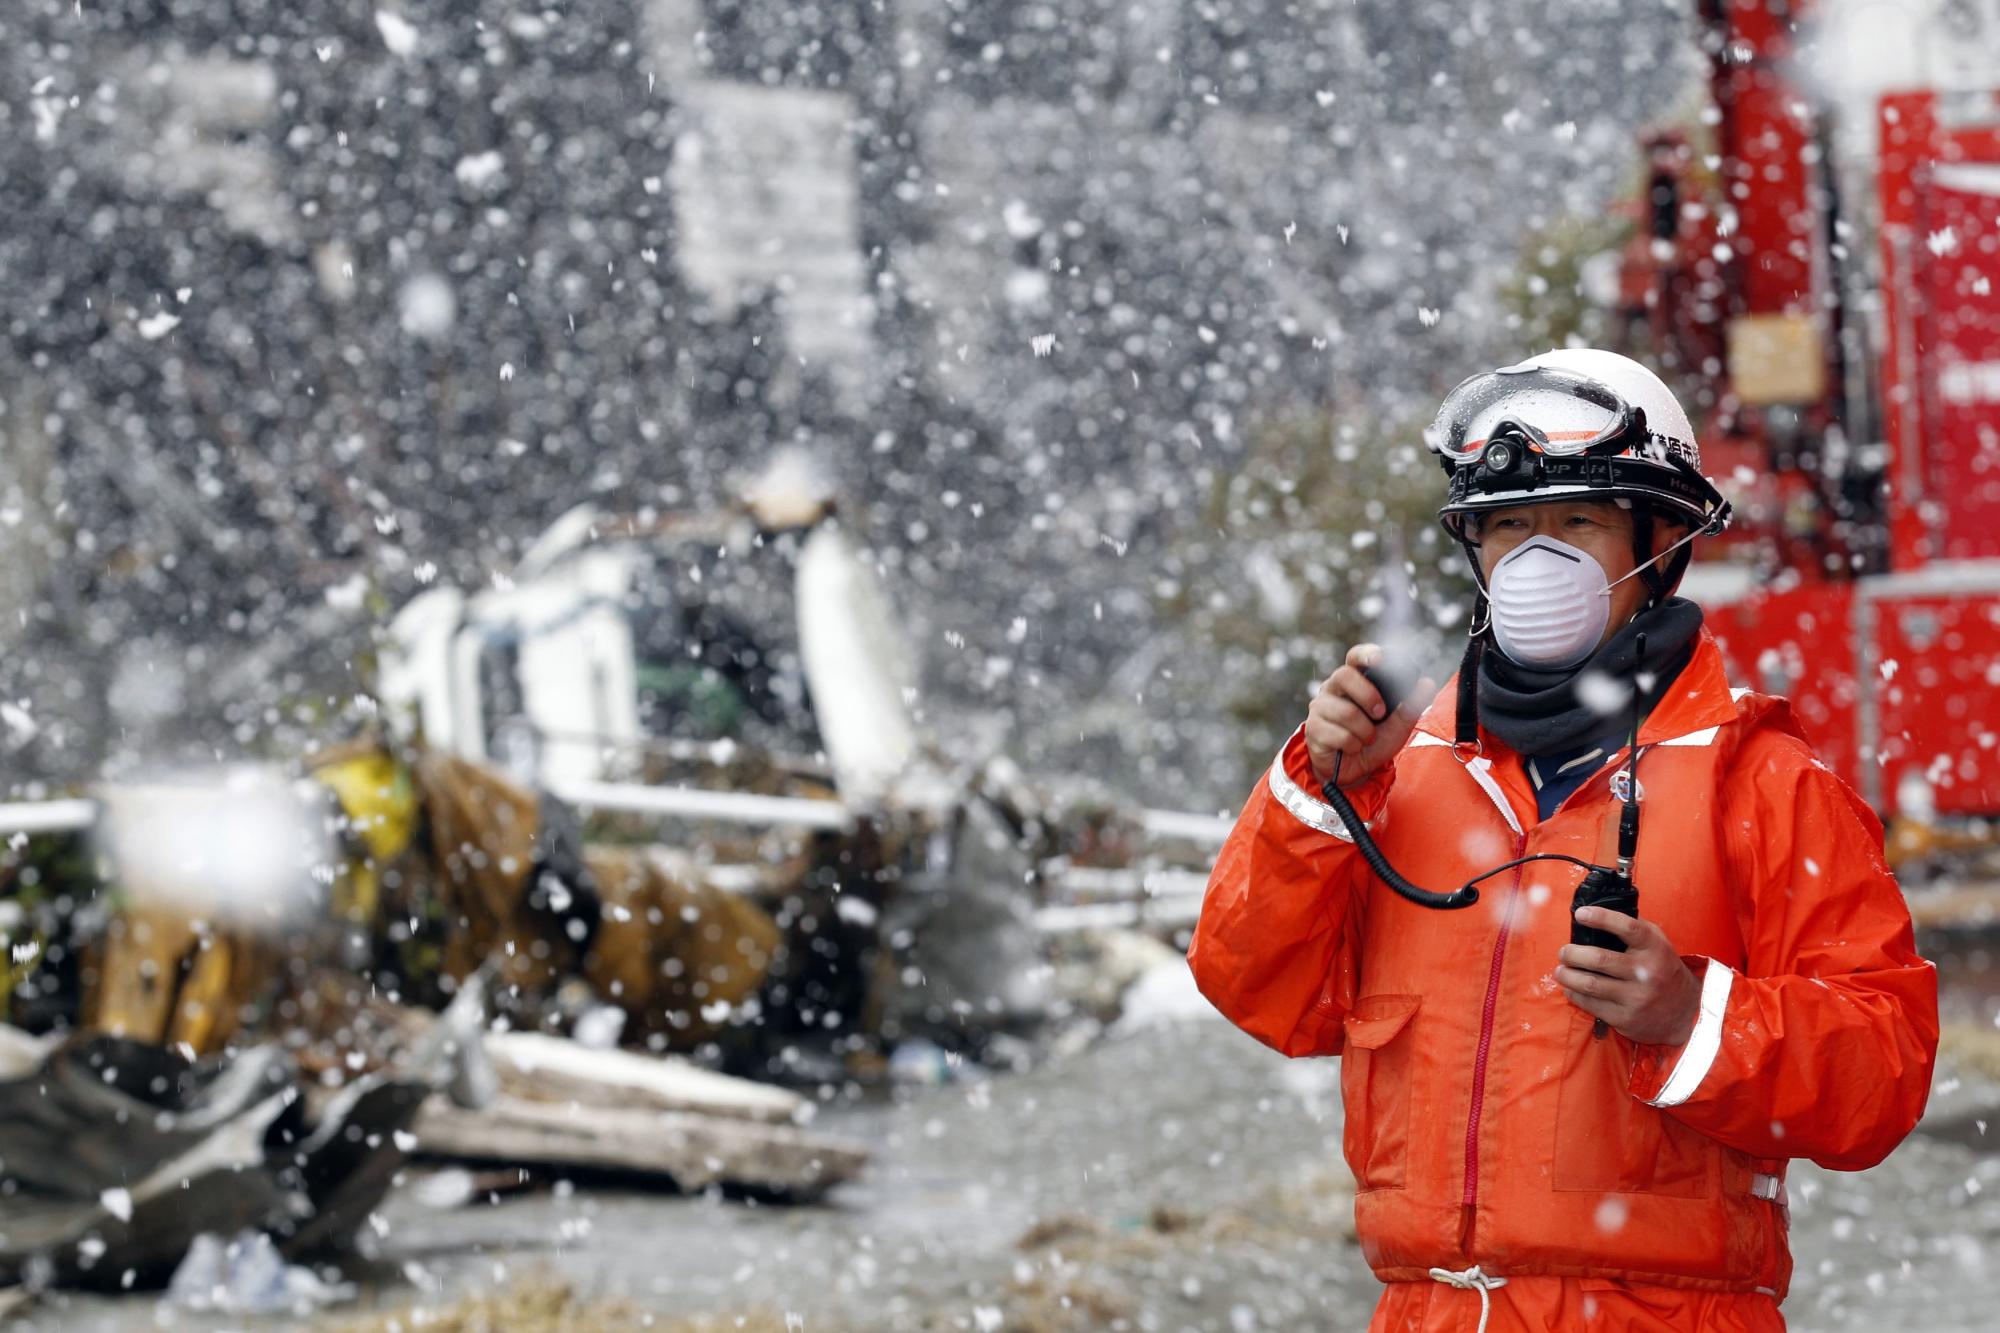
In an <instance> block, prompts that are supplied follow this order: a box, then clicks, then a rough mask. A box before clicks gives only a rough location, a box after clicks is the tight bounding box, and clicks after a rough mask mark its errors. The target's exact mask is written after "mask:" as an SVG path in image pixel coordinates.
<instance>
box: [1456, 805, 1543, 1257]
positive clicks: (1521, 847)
mask: <svg viewBox="0 0 2000 1333" xmlns="http://www.w3.org/2000/svg"><path fill="white" fill-rule="evenodd" d="M1527 850H1528V839H1527V836H1526V835H1525V834H1523V835H1521V836H1519V837H1517V838H1516V839H1515V844H1514V855H1515V856H1525V855H1527ZM1520 893H1521V867H1519V866H1516V867H1514V877H1513V879H1512V881H1511V882H1510V883H1509V885H1508V888H1507V905H1506V907H1504V908H1503V909H1502V910H1501V913H1500V934H1499V937H1498V938H1496V939H1495V940H1494V941H1493V963H1492V966H1491V967H1490V968H1488V970H1487V974H1486V1005H1485V1008H1484V1009H1482V1010H1481V1011H1480V1015H1479V1052H1478V1055H1477V1056H1476V1057H1475V1058H1474V1060H1473V1065H1472V1111H1471V1114H1469V1115H1468V1116H1467V1117H1466V1121H1465V1195H1464V1207H1465V1232H1464V1243H1465V1248H1466V1250H1467V1252H1468V1253H1470V1251H1471V1247H1472V1218H1473V1208H1474V1206H1475V1205H1477V1203H1478V1202H1479V1113H1480V1111H1481V1109H1482V1108H1483V1105H1484V1103H1485V1100H1486V1057H1487V1054H1488V1053H1489V1052H1490V1051H1491V1050H1492V1048H1493V1013H1494V1010H1495V1009H1497V1008H1498V1007H1499V1003H1500V966H1501V964H1502V963H1503V962H1504V961H1505V960H1506V957H1507V936H1508V934H1509V932H1511V931H1512V930H1513V926H1514V905H1515V902H1516V900H1517V899H1518V898H1519V897H1520Z"/></svg>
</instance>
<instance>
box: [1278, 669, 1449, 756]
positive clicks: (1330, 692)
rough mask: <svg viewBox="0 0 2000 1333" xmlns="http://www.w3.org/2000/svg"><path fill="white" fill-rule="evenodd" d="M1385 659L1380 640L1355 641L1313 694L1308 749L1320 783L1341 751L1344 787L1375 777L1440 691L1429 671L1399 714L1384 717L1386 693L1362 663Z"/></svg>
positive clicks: (1404, 702)
mask: <svg viewBox="0 0 2000 1333" xmlns="http://www.w3.org/2000/svg"><path fill="white" fill-rule="evenodd" d="M1381 660H1382V650H1381V649H1380V648H1378V647H1377V646H1376V645H1374V644H1372V643H1357V644H1355V645H1354V646H1353V647H1352V648H1350V649H1348V650H1347V661H1346V663H1345V664H1344V665H1342V666H1340V667H1339V668H1337V669H1336V670H1335V671H1334V673H1333V674H1332V675H1331V676H1328V677H1327V678H1326V679H1325V680H1323V681H1321V682H1320V687H1319V692H1318V693H1316V694H1314V695H1313V700H1312V706H1311V707H1309V708H1308V709H1307V710H1306V753H1307V754H1308V755H1309V756H1311V758H1312V766H1313V772H1314V773H1315V774H1316V775H1317V776H1318V777H1319V780H1320V781H1321V782H1326V781H1329V780H1330V779H1331V778H1332V777H1333V761H1334V756H1336V755H1345V756H1346V758H1344V759H1342V760H1341V763H1340V785H1341V787H1342V788H1347V787H1352V786H1355V785H1357V784H1359V783H1362V782H1366V781H1367V780H1368V779H1369V778H1371V777H1373V776H1374V775H1375V772H1376V770H1378V769H1380V768H1381V767H1382V765H1384V764H1386V763H1388V762H1389V761H1390V760H1391V759H1393V758H1395V757H1396V752H1397V751H1398V750H1400V749H1402V748H1403V742H1405V741H1407V740H1409V739H1410V733H1411V732H1412V731H1414V730H1415V729H1416V725H1417V718H1418V717H1420V716H1421V715H1422V714H1423V711H1424V708H1425V707H1426V706H1427V705H1428V704H1429V703H1430V701H1431V696H1432V695H1434V694H1436V693H1437V682H1436V681H1433V680H1432V679H1431V678H1430V677H1428V676H1426V677H1424V678H1423V679H1422V680H1420V681H1418V682H1417V685H1416V688H1415V689H1413V690H1411V691H1410V697H1409V698H1407V699H1405V700H1403V703H1402V706H1401V707H1399V708H1398V709H1397V710H1396V711H1395V713H1394V714H1392V715H1390V716H1389V717H1386V718H1385V717H1383V712H1384V709H1383V707H1382V695H1381V692H1380V691H1379V690H1377V689H1376V688H1375V687H1374V686H1373V685H1370V684H1369V683H1368V677H1366V676H1364V675H1362V674H1361V668H1362V667H1364V666H1369V667H1372V666H1374V665H1375V664H1376V663H1377V662H1379V661H1381Z"/></svg>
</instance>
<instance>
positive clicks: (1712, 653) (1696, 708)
mask: <svg viewBox="0 0 2000 1333" xmlns="http://www.w3.org/2000/svg"><path fill="white" fill-rule="evenodd" d="M1737 716H1738V711H1737V706H1736V700H1735V698H1734V697H1733V696H1732V695H1731V693H1730V689H1729V675H1728V673H1727V671H1726V670H1725V669H1724V667H1723V663H1722V649H1721V648H1720V647H1718V646H1717V645H1716V642H1715V636H1714V635H1713V634H1711V633H1709V632H1708V630H1707V628H1706V627H1704V628H1703V629H1702V631H1701V637H1700V639H1699V640H1697V641H1696V643H1695V648H1694V656H1693V658H1691V659H1690V660H1689V662H1688V664H1687V665H1686V666H1685V667H1683V668H1681V674H1680V675H1678V676H1676V677H1675V678H1674V683H1673V684H1672V686H1670V687H1669V688H1668V690H1667V696H1666V698H1664V699H1662V700H1660V702H1659V703H1657V704H1655V705H1654V706H1653V711H1652V712H1650V713H1648V714H1647V715H1646V719H1645V721H1644V722H1643V723H1641V724H1640V727H1639V744H1641V745H1658V744H1659V743H1660V742H1662V741H1669V740H1673V739H1675V738H1677V737H1680V736H1687V735H1690V734H1692V733H1694V732H1698V731H1705V730H1709V729H1712V728H1715V727H1719V726H1722V725H1724V724H1726V723H1730V722H1734V721H1735V720H1736V719H1737ZM1457 724H1458V673H1457V672H1453V673H1452V677H1451V679H1450V680H1448V681H1446V682H1445V683H1444V688H1443V689H1441V690H1439V691H1438V695H1437V698H1436V699H1433V700H1432V701H1431V706H1430V707H1429V708H1427V709H1425V710H1424V715H1423V717H1422V718H1420V719H1418V721H1417V730H1418V731H1421V732H1423V733H1425V734H1426V735H1430V736H1435V737H1437V738H1438V739H1440V740H1442V741H1444V742H1445V743H1446V744H1450V743H1451V742H1452V741H1453V740H1454V739H1456V738H1457V735H1458V729H1457ZM1479 737H1480V740H1481V741H1482V742H1483V743H1484V744H1485V746H1486V749H1487V751H1488V752H1489V753H1490V752H1492V751H1493V750H1495V749H1503V750H1504V749H1505V748H1507V747H1506V746H1505V745H1504V744H1503V743H1502V742H1501V740H1500V738H1499V737H1497V736H1495V735H1494V734H1493V733H1492V732H1490V731H1488V730H1487V729H1486V728H1485V727H1481V728H1480V729H1479Z"/></svg>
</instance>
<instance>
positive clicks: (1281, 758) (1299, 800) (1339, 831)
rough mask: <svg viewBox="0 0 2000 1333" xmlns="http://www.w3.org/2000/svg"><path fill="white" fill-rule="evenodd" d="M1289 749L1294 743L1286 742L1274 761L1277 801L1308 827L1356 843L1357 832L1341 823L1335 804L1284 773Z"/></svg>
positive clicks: (1272, 765) (1274, 789)
mask: <svg viewBox="0 0 2000 1333" xmlns="http://www.w3.org/2000/svg"><path fill="white" fill-rule="evenodd" d="M1301 730H1303V728H1301ZM1294 734H1295V735H1296V733H1294ZM1290 748H1291V742H1290V741H1286V742H1285V747H1284V749H1282V750H1279V751H1278V757H1277V758H1276V759H1273V760H1272V761H1271V795H1273V796H1275V797H1277V798H1278V804H1279V805H1282V806H1284V807H1285V809H1287V810H1289V811H1291V812H1292V815H1293V816H1294V817H1295V818H1296V819H1297V820H1298V821H1299V822H1300V823H1301V824H1304V825H1305V826H1306V827H1308V828H1316V829H1318V830H1319V831H1320V832H1321V833H1331V834H1332V835H1333V836H1334V837H1336V838H1339V839H1340V840H1341V841H1342V842H1353V841H1354V835H1353V834H1351V833H1349V832H1348V831H1347V825H1345V824H1343V823H1341V822H1340V816H1339V815H1337V814H1335V813H1334V809H1333V807H1332V806H1330V805H1328V804H1327V803H1326V802H1325V801H1321V800H1318V799H1316V798H1314V797H1312V796H1310V795H1308V794H1307V793H1306V791H1305V790H1304V789H1303V788H1302V787H1300V786H1299V784H1298V783H1296V782H1294V781H1292V775H1291V774H1289V773H1287V772H1285V750H1289V749H1290Z"/></svg>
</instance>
